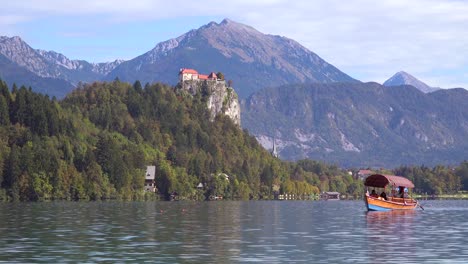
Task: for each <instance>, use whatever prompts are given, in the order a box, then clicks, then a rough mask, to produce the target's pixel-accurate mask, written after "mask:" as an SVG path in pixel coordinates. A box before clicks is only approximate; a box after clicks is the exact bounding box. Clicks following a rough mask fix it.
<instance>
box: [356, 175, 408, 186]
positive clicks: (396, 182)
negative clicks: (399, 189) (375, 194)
mask: <svg viewBox="0 0 468 264" xmlns="http://www.w3.org/2000/svg"><path fill="white" fill-rule="evenodd" d="M388 184H390V185H392V186H395V187H396V186H403V187H407V188H414V184H413V183H412V182H411V181H410V180H408V179H406V178H403V177H401V176H395V175H383V174H372V175H371V176H369V177H367V178H366V181H365V182H364V185H365V186H372V187H378V188H384V187H385V186H387V185H388Z"/></svg>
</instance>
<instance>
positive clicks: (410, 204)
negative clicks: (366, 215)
mask: <svg viewBox="0 0 468 264" xmlns="http://www.w3.org/2000/svg"><path fill="white" fill-rule="evenodd" d="M364 186H366V194H365V196H364V201H365V202H366V207H367V210H368V211H391V210H414V209H416V207H418V206H419V207H421V206H420V205H419V203H418V201H416V200H415V199H413V198H411V197H410V196H409V194H408V193H409V190H410V189H412V188H414V184H413V183H412V182H411V181H410V180H408V179H407V178H404V177H401V176H395V175H384V174H372V175H370V176H368V177H367V178H366V179H365V181H364ZM388 188H390V192H389V195H387V191H388ZM369 189H372V191H371V193H369ZM376 190H378V191H382V192H381V193H380V194H378V193H377V192H376ZM421 209H422V207H421Z"/></svg>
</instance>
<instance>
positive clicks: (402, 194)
mask: <svg viewBox="0 0 468 264" xmlns="http://www.w3.org/2000/svg"><path fill="white" fill-rule="evenodd" d="M398 196H400V198H405V187H403V186H400V187H398Z"/></svg>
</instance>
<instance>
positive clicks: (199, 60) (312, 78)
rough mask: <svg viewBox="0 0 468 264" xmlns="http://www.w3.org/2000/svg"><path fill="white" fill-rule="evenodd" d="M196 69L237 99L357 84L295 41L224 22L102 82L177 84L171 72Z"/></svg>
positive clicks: (133, 62)
mask: <svg viewBox="0 0 468 264" xmlns="http://www.w3.org/2000/svg"><path fill="white" fill-rule="evenodd" d="M180 68H197V69H198V70H200V71H202V72H212V71H215V72H218V71H220V72H223V73H225V74H226V75H228V76H230V77H231V78H232V80H233V81H234V83H235V85H236V87H238V88H237V91H238V93H239V96H240V97H241V98H245V97H247V96H248V95H250V94H251V93H252V92H253V91H256V90H258V89H260V88H263V87H267V86H277V85H281V84H287V83H302V82H320V83H329V82H357V81H356V80H355V79H353V78H351V77H350V76H348V75H346V74H345V73H343V72H341V71H340V70H338V69H337V68H335V67H334V66H333V65H331V64H329V63H327V62H326V61H324V60H323V59H322V58H320V57H319V56H318V55H316V54H315V53H313V52H311V51H309V50H308V49H307V48H305V47H303V46H302V45H300V44H299V43H297V42H296V41H293V40H291V39H288V38H285V37H280V36H273V35H268V34H264V33H262V32H259V31H258V30H256V29H254V28H253V27H250V26H248V25H244V24H242V23H238V22H235V21H232V20H230V19H224V20H223V21H221V22H220V23H216V22H210V23H208V24H206V25H204V26H201V27H200V28H198V29H194V30H191V31H189V32H187V33H185V34H183V35H181V36H179V37H177V38H174V39H171V40H167V41H164V42H161V43H159V44H157V45H156V46H155V48H153V49H152V50H151V51H148V52H147V53H145V54H143V55H141V56H139V57H137V58H135V59H133V60H129V61H126V62H124V63H122V64H121V65H119V66H118V67H116V69H115V70H113V71H112V72H111V73H110V74H109V75H108V76H107V77H106V79H108V80H112V79H115V78H116V77H119V78H120V80H123V81H129V82H133V81H135V80H140V81H142V82H154V81H163V82H167V83H171V84H176V83H177V77H176V76H174V75H173V74H170V73H171V72H175V71H178V70H179V69H180Z"/></svg>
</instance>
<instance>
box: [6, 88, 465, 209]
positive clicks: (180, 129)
mask: <svg viewBox="0 0 468 264" xmlns="http://www.w3.org/2000/svg"><path fill="white" fill-rule="evenodd" d="M206 96H207V95H203V96H202V95H200V94H198V95H196V96H195V97H193V96H191V95H189V94H186V93H184V92H181V91H178V90H175V89H174V88H173V87H169V86H166V85H163V84H153V85H146V86H145V87H144V88H143V87H142V86H141V84H140V82H138V81H137V82H136V83H135V84H134V85H131V84H128V83H123V82H120V81H113V82H108V83H93V84H89V85H83V86H81V87H79V88H78V89H76V90H75V91H74V92H73V93H72V94H70V95H68V96H67V97H66V98H65V99H63V100H61V101H57V100H56V99H55V98H52V99H50V98H49V97H47V96H45V95H42V94H38V93H35V92H33V91H32V90H31V89H27V88H25V87H21V88H17V87H16V86H14V87H13V88H12V90H11V91H10V90H9V89H8V87H7V85H6V84H5V83H4V82H2V81H0V172H1V174H0V183H1V188H0V200H49V199H64V200H80V199H91V200H100V199H145V198H154V197H157V195H158V194H156V195H155V194H153V193H144V192H143V191H142V190H143V183H144V174H145V169H146V166H147V165H155V166H156V182H157V188H158V190H159V194H161V195H162V196H163V197H165V196H166V197H167V196H168V195H169V194H170V193H172V192H177V193H178V194H179V196H180V198H181V199H194V200H202V199H205V198H206V197H208V196H210V195H222V196H224V197H225V198H227V199H249V198H250V199H261V198H263V199H267V198H271V197H272V192H273V191H274V190H276V191H277V190H278V188H280V189H279V191H280V192H283V193H284V192H286V193H290V194H297V195H304V194H317V193H318V192H319V191H328V190H332V191H339V192H342V193H348V194H354V195H358V194H362V191H363V190H362V183H361V182H360V181H359V180H355V179H353V177H352V176H351V175H348V174H347V173H346V172H345V171H343V170H341V169H340V168H338V167H337V166H334V165H327V164H324V163H321V162H315V161H311V160H303V161H299V162H297V163H292V162H284V161H281V160H279V159H276V158H274V157H272V156H271V155H270V153H268V152H267V151H266V150H265V149H263V148H262V147H261V146H260V145H259V144H258V143H257V141H256V140H255V138H254V137H253V136H250V135H249V134H248V133H247V132H246V131H242V130H240V129H239V128H238V126H236V125H235V124H234V123H233V122H232V120H231V119H229V118H228V117H225V116H218V117H217V118H216V119H215V120H214V121H213V122H211V121H209V120H210V118H209V112H208V110H207V108H206V102H205V100H206V98H207V97H206ZM467 167H468V166H467V164H466V163H464V164H462V166H461V167H460V168H459V169H458V170H457V171H453V170H451V169H449V168H445V167H443V168H442V169H443V171H444V172H447V173H446V175H447V177H452V178H453V179H455V180H458V182H456V183H455V184H454V185H447V184H446V185H444V186H445V187H444V186H442V187H441V188H440V189H437V190H426V189H421V192H423V191H429V192H431V191H433V192H438V191H441V192H454V191H457V190H458V189H460V188H462V185H461V183H462V182H461V181H463V179H466V178H468V177H467V175H468V172H467V169H466V168H467ZM439 171H440V170H439ZM458 172H459V174H456V173H458ZM223 173H225V174H227V175H229V179H226V177H225V176H224V174H223ZM444 175H445V174H444ZM463 175H464V176H463ZM411 176H412V177H424V174H423V175H420V174H417V173H416V174H415V175H411ZM437 177H438V175H437V176H435V177H433V178H431V181H432V182H434V181H435V182H438V181H444V182H447V179H448V178H446V177H445V176H444V178H437ZM463 177H465V178H463ZM452 178H450V179H452ZM465 181H466V180H465ZM200 182H201V183H204V184H205V188H204V189H202V190H197V189H196V188H195V187H196V186H197V185H198V183H200Z"/></svg>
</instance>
